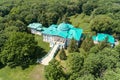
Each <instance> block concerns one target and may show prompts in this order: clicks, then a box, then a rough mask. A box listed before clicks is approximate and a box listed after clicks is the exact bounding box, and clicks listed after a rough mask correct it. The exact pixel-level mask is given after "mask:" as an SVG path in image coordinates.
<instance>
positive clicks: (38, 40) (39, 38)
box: [35, 35, 50, 52]
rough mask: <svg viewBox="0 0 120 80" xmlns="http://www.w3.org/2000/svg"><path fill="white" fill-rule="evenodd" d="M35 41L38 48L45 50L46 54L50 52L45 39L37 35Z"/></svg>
mask: <svg viewBox="0 0 120 80" xmlns="http://www.w3.org/2000/svg"><path fill="white" fill-rule="evenodd" d="M35 40H36V41H37V43H38V46H39V47H41V48H43V49H44V50H45V51H46V52H48V51H49V50H50V47H49V43H47V42H43V37H42V36H39V35H35Z"/></svg>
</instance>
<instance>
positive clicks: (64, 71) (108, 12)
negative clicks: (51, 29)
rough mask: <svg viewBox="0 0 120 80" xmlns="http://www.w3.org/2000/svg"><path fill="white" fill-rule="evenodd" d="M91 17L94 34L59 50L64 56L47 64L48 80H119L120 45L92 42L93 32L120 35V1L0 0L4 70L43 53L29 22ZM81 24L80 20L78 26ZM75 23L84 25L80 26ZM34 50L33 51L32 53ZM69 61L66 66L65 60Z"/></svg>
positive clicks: (0, 53) (0, 61) (0, 63)
mask: <svg viewBox="0 0 120 80" xmlns="http://www.w3.org/2000/svg"><path fill="white" fill-rule="evenodd" d="M78 15H82V17H85V16H89V19H88V20H87V21H83V23H84V22H88V27H89V29H90V31H89V32H90V34H86V33H83V34H84V35H85V37H84V39H83V41H82V42H81V44H80V45H79V47H78V46H76V44H75V41H74V40H72V41H71V44H70V46H69V47H68V49H66V50H64V49H62V50H60V52H58V53H59V58H60V60H56V59H54V60H52V61H51V62H50V64H49V65H48V66H45V77H46V79H47V80H119V79H120V45H117V46H115V47H114V48H111V47H110V45H109V43H107V42H106V41H103V42H101V43H100V44H98V45H94V44H93V41H92V39H91V36H92V35H93V34H95V33H107V34H111V35H113V36H114V37H115V38H116V39H118V40H119V39H120V0H1V1H0V68H4V67H5V66H9V67H11V68H14V67H16V66H21V67H22V68H23V69H24V68H27V67H28V66H29V65H33V64H34V65H36V63H35V61H36V59H37V58H38V51H39V52H40V53H41V54H40V55H41V56H42V53H44V49H42V48H40V47H39V45H37V42H36V41H35V35H32V34H30V31H29V29H28V28H27V26H28V25H29V24H30V23H34V22H38V23H41V24H42V25H43V26H45V27H48V26H50V25H51V24H59V23H61V22H63V21H64V22H68V23H71V24H72V23H73V22H71V21H70V20H71V16H74V18H76V17H77V16H78ZM76 25H78V24H76ZM75 27H80V24H79V25H78V26H75ZM33 53H34V54H33ZM61 61H63V62H65V65H63V64H62V63H61Z"/></svg>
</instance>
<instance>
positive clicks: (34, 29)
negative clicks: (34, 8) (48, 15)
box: [28, 23, 42, 35]
mask: <svg viewBox="0 0 120 80" xmlns="http://www.w3.org/2000/svg"><path fill="white" fill-rule="evenodd" d="M28 27H29V28H30V30H31V33H32V34H38V35H42V24H40V23H32V24H29V25H28Z"/></svg>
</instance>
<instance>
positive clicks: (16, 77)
mask: <svg viewBox="0 0 120 80" xmlns="http://www.w3.org/2000/svg"><path fill="white" fill-rule="evenodd" d="M0 80H45V77H44V66H42V65H32V66H30V67H29V68H27V69H25V70H22V69H21V67H16V68H13V69H11V68H9V67H4V68H2V69H0Z"/></svg>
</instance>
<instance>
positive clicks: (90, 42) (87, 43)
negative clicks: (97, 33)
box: [81, 36, 94, 52]
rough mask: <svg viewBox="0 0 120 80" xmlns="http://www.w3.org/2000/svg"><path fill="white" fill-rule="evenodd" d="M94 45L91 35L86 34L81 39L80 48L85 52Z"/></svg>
mask: <svg viewBox="0 0 120 80" xmlns="http://www.w3.org/2000/svg"><path fill="white" fill-rule="evenodd" d="M93 46H94V43H93V40H92V37H91V36H88V37H86V38H85V40H83V42H82V45H81V48H83V49H84V50H85V51H86V52H88V51H89V50H90V49H91V48H92V47H93Z"/></svg>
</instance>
